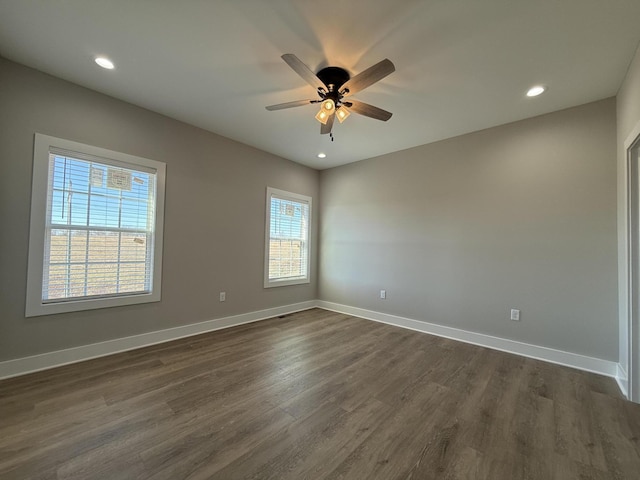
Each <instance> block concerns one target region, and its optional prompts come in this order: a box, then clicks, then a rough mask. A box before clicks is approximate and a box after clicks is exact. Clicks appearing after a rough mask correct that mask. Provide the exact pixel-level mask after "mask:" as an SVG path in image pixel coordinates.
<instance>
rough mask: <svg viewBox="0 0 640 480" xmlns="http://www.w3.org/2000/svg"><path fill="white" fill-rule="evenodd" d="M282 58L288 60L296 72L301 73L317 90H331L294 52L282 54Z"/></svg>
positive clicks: (288, 63)
mask: <svg viewBox="0 0 640 480" xmlns="http://www.w3.org/2000/svg"><path fill="white" fill-rule="evenodd" d="M282 59H283V60H284V61H285V62H287V65H289V66H290V67H291V68H292V69H293V71H294V72H296V73H297V74H298V75H300V76H301V77H302V78H303V79H304V81H306V82H307V83H308V84H309V85H311V86H312V87H313V88H315V89H316V90H318V89H323V90H324V91H325V92H326V91H328V90H329V89H328V88H327V86H326V85H325V84H324V82H323V81H322V80H320V79H319V78H318V76H317V75H316V74H315V73H313V72H312V71H311V69H310V68H309V67H307V66H306V65H305V64H304V63H303V62H302V60H300V59H299V58H298V57H296V56H295V55H294V54H293V53H285V54H284V55H282Z"/></svg>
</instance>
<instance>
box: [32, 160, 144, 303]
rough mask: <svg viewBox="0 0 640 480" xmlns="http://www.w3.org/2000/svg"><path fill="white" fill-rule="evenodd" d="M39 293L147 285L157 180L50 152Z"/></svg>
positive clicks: (116, 290) (49, 295)
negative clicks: (46, 222)
mask: <svg viewBox="0 0 640 480" xmlns="http://www.w3.org/2000/svg"><path fill="white" fill-rule="evenodd" d="M50 162H51V168H50V172H51V174H52V175H51V178H50V179H49V193H48V204H47V216H48V223H49V224H50V225H51V226H52V228H50V229H48V230H47V234H48V237H47V246H46V248H45V268H44V270H43V283H44V288H43V299H44V300H53V299H64V298H76V297H90V296H96V295H100V296H104V295H119V294H122V293H146V292H150V291H151V271H152V263H151V262H152V258H153V249H152V248H150V247H149V245H150V242H151V243H152V242H153V237H154V235H153V225H154V209H153V208H152V207H151V205H153V204H154V203H155V198H154V197H155V195H154V194H155V179H154V175H152V174H150V173H146V172H137V171H135V170H131V169H127V168H122V167H114V166H111V165H107V164H101V163H98V162H92V161H87V160H81V159H75V158H72V157H64V156H60V155H50Z"/></svg>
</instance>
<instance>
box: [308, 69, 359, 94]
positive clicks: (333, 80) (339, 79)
mask: <svg viewBox="0 0 640 480" xmlns="http://www.w3.org/2000/svg"><path fill="white" fill-rule="evenodd" d="M316 75H317V77H318V78H319V79H320V80H322V83H324V84H325V85H326V86H327V87H329V92H327V93H335V94H336V95H337V94H339V92H340V87H342V85H344V84H345V83H347V81H349V79H350V78H351V76H350V75H349V72H347V71H346V70H345V69H344V68H340V67H325V68H323V69H322V70H320V71H319V72H318V73H316ZM336 99H337V98H336Z"/></svg>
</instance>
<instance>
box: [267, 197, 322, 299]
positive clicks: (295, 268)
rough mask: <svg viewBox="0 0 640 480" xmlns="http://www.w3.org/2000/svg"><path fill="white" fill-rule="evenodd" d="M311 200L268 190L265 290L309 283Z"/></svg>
mask: <svg viewBox="0 0 640 480" xmlns="http://www.w3.org/2000/svg"><path fill="white" fill-rule="evenodd" d="M310 217H311V198H310V197H306V196H304V195H298V194H295V193H289V192H285V191H283V190H276V189H275V188H271V187H268V188H267V221H266V242H265V243H266V245H265V278H264V286H265V287H279V286H283V285H295V284H299V283H309V225H310Z"/></svg>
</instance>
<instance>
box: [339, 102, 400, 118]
mask: <svg viewBox="0 0 640 480" xmlns="http://www.w3.org/2000/svg"><path fill="white" fill-rule="evenodd" d="M349 104H351V105H349ZM344 106H345V107H347V108H348V109H349V110H350V111H352V112H355V113H359V114H360V115H364V116H365V117H371V118H375V119H376V120H382V121H383V122H386V121H387V120H389V119H390V118H391V115H393V113H391V112H387V111H386V110H383V109H381V108H378V107H374V106H373V105H369V104H368V103H364V102H359V101H357V100H349V101H348V102H344Z"/></svg>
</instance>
